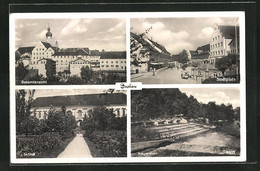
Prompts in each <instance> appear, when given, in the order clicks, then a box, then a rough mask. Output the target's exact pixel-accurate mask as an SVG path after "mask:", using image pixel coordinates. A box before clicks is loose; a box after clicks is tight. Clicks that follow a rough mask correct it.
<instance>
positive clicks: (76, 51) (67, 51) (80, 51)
mask: <svg viewBox="0 0 260 171" xmlns="http://www.w3.org/2000/svg"><path fill="white" fill-rule="evenodd" d="M88 54H89V49H88V48H64V49H60V50H59V51H57V52H55V53H54V54H53V55H56V56H64V55H68V56H69V55H88Z"/></svg>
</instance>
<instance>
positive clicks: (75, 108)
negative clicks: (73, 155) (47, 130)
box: [31, 93, 126, 121]
mask: <svg viewBox="0 0 260 171" xmlns="http://www.w3.org/2000/svg"><path fill="white" fill-rule="evenodd" d="M99 105H102V106H105V107H107V108H108V109H113V111H114V114H115V115H116V117H123V116H126V95H125V94H123V93H113V94H105V93H103V94H83V95H69V96H52V97H38V98H36V99H35V101H34V103H32V107H31V112H32V115H33V116H35V117H37V118H38V119H47V118H48V112H49V111H50V109H51V108H52V109H55V110H61V107H62V106H65V107H66V112H69V113H71V114H72V115H73V116H74V117H75V119H76V121H82V120H83V118H84V116H85V115H86V116H88V114H89V111H90V110H92V109H93V108H94V107H97V106H99Z"/></svg>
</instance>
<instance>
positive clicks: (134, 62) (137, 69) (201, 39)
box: [130, 17, 240, 84]
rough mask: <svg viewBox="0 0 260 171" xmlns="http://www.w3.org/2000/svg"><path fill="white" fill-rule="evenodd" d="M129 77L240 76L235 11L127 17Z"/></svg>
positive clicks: (198, 80) (154, 80)
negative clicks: (226, 14)
mask: <svg viewBox="0 0 260 171" xmlns="http://www.w3.org/2000/svg"><path fill="white" fill-rule="evenodd" d="M130 34H131V35H130V41H131V42H130V43H131V44H130V49H131V81H132V82H142V83H143V84H218V83H239V82H240V69H239V66H240V44H239V41H240V33H239V18H238V17H197V18H195V17H194V18H134V19H131V30H130Z"/></svg>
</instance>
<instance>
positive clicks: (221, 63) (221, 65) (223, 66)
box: [216, 56, 232, 77]
mask: <svg viewBox="0 0 260 171" xmlns="http://www.w3.org/2000/svg"><path fill="white" fill-rule="evenodd" d="M231 66H232V60H231V59H230V58H229V57H228V56H224V57H222V58H221V59H218V60H217V61H216V68H218V70H220V71H221V72H222V75H223V77H224V73H225V71H226V70H227V69H228V68H230V67H231Z"/></svg>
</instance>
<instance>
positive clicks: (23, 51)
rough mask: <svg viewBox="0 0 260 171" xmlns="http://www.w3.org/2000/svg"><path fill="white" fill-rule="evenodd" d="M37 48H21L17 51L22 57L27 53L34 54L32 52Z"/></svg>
mask: <svg viewBox="0 0 260 171" xmlns="http://www.w3.org/2000/svg"><path fill="white" fill-rule="evenodd" d="M34 47H35V46H28V47H19V48H18V49H17V50H16V51H17V52H18V53H19V54H20V55H22V54H25V53H30V54H31V53H32V50H33V49H34Z"/></svg>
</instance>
